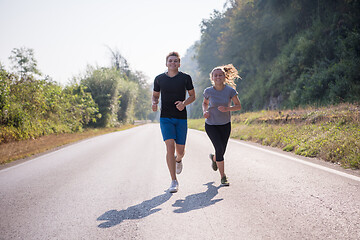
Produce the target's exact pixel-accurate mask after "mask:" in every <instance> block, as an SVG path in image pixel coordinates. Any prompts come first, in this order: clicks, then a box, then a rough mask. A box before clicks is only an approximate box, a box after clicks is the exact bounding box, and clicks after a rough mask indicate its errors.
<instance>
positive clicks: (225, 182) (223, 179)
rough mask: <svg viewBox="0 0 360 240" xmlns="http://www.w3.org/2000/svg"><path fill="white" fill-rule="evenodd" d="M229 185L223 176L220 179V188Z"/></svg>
mask: <svg viewBox="0 0 360 240" xmlns="http://www.w3.org/2000/svg"><path fill="white" fill-rule="evenodd" d="M229 185H230V183H229V182H228V180H227V177H226V176H223V177H222V178H221V186H229Z"/></svg>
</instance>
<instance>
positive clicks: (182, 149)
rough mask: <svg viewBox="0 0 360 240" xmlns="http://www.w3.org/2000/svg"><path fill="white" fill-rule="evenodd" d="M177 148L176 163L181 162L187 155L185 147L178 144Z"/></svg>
mask: <svg viewBox="0 0 360 240" xmlns="http://www.w3.org/2000/svg"><path fill="white" fill-rule="evenodd" d="M175 148H176V161H177V162H181V160H182V159H183V157H184V155H185V145H181V144H176V145H175Z"/></svg>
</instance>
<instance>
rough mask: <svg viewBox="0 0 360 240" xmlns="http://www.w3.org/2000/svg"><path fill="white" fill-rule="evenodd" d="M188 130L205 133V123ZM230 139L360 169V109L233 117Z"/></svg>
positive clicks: (201, 121) (194, 123) (191, 123)
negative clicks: (250, 142) (255, 143)
mask: <svg viewBox="0 0 360 240" xmlns="http://www.w3.org/2000/svg"><path fill="white" fill-rule="evenodd" d="M189 127H190V128H194V129H198V130H202V131H204V119H195V120H189ZM231 137H232V138H235V139H240V140H246V141H252V142H257V143H260V144H262V145H267V146H272V147H276V148H281V149H282V150H283V151H287V152H293V153H295V154H298V155H301V156H306V157H316V158H319V159H322V160H324V161H329V162H332V163H336V164H339V165H342V166H343V167H344V168H352V169H359V168H360V107H359V106H357V105H352V104H341V105H337V106H332V107H326V108H307V109H296V110H287V111H280V112H279V111H260V112H253V113H243V114H239V115H233V116H232V132H231Z"/></svg>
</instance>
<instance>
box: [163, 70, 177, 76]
mask: <svg viewBox="0 0 360 240" xmlns="http://www.w3.org/2000/svg"><path fill="white" fill-rule="evenodd" d="M178 73H179V70H176V71H175V70H172V71H171V70H168V71H167V73H166V74H167V75H168V76H169V77H175V76H176V75H177V74H178Z"/></svg>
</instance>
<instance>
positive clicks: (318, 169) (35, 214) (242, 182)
mask: <svg viewBox="0 0 360 240" xmlns="http://www.w3.org/2000/svg"><path fill="white" fill-rule="evenodd" d="M211 151H212V145H211V143H210V141H209V140H208V138H207V136H206V134H205V133H203V132H199V131H195V130H189V133H188V141H187V146H186V156H185V158H184V160H183V161H184V169H183V172H182V173H181V174H180V175H179V176H178V179H179V183H180V188H179V192H178V193H175V194H170V193H168V192H166V190H167V188H168V187H169V186H170V176H169V173H168V169H167V166H166V161H165V144H164V143H163V141H162V138H161V134H160V129H159V125H158V124H147V125H142V126H139V127H136V128H132V129H129V130H125V131H121V132H116V133H111V134H107V135H103V136H99V137H95V138H91V139H88V140H84V141H81V142H78V143H76V144H72V145H69V146H67V147H64V148H61V149H59V150H56V151H54V152H51V153H47V154H44V155H42V156H39V157H36V158H34V159H31V160H29V161H26V162H23V163H20V164H17V165H15V166H11V167H7V168H4V169H2V170H0V208H1V210H0V211H1V213H0V239H6V240H7V239H216V240H218V239H250V240H251V239H286V240H288V239H360V177H359V175H356V174H355V175H354V174H351V172H349V171H339V170H338V169H337V168H336V167H331V166H332V165H330V164H326V163H321V161H316V160H307V159H304V158H300V157H297V156H294V155H292V154H287V153H283V152H281V151H278V150H273V149H270V148H264V147H261V146H258V145H255V144H250V143H245V142H242V141H236V140H231V141H230V142H229V145H228V150H227V153H226V155H225V161H226V162H225V167H226V173H227V175H228V177H229V181H230V184H231V185H230V187H220V176H219V173H218V172H214V171H213V170H212V169H211V162H210V160H209V159H208V154H209V153H210V152H211ZM318 163H320V164H318Z"/></svg>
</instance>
